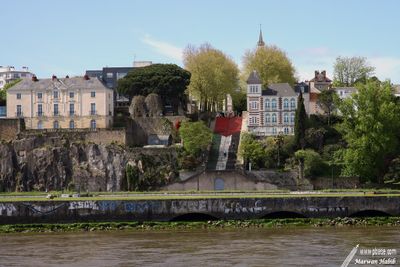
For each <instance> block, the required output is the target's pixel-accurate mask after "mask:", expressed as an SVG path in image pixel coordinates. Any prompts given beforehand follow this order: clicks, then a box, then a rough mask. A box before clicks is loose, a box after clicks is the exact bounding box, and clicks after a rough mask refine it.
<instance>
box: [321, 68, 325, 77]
mask: <svg viewBox="0 0 400 267" xmlns="http://www.w3.org/2000/svg"><path fill="white" fill-rule="evenodd" d="M321 74H322V75H323V76H324V78H325V77H326V70H323V71H322V72H321Z"/></svg>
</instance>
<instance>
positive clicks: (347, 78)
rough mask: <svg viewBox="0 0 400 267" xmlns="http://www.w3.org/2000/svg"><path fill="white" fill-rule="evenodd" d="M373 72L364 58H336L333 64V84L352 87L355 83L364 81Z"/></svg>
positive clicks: (372, 68)
mask: <svg viewBox="0 0 400 267" xmlns="http://www.w3.org/2000/svg"><path fill="white" fill-rule="evenodd" d="M374 71H375V68H374V67H372V66H370V65H369V64H368V62H367V59H366V58H365V57H337V58H336V62H335V64H334V84H335V85H336V86H352V85H354V83H355V82H357V81H365V80H366V79H367V78H369V77H370V76H371V75H372V74H373V73H374Z"/></svg>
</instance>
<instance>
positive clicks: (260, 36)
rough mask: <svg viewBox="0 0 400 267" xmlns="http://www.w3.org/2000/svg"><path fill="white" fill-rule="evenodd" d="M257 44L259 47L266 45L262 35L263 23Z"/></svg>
mask: <svg viewBox="0 0 400 267" xmlns="http://www.w3.org/2000/svg"><path fill="white" fill-rule="evenodd" d="M257 46H258V47H264V46H265V43H264V40H263V36H262V30H261V25H260V35H259V36H258V42H257Z"/></svg>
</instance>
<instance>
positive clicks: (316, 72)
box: [315, 70, 319, 78]
mask: <svg viewBox="0 0 400 267" xmlns="http://www.w3.org/2000/svg"><path fill="white" fill-rule="evenodd" d="M318 74H319V71H317V70H316V71H315V78H317V76H318Z"/></svg>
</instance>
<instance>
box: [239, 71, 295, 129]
mask: <svg viewBox="0 0 400 267" xmlns="http://www.w3.org/2000/svg"><path fill="white" fill-rule="evenodd" d="M296 108H297V93H296V92H295V90H294V89H293V88H292V87H291V86H290V85H289V84H288V83H275V84H270V85H269V86H268V87H267V88H265V89H263V88H262V82H261V79H260V77H259V76H258V73H257V72H256V71H253V72H252V73H251V74H250V76H249V78H248V79H247V111H248V120H247V128H248V130H249V132H251V133H254V134H256V135H257V136H272V135H278V134H285V135H292V134H294V121H295V113H296Z"/></svg>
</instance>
